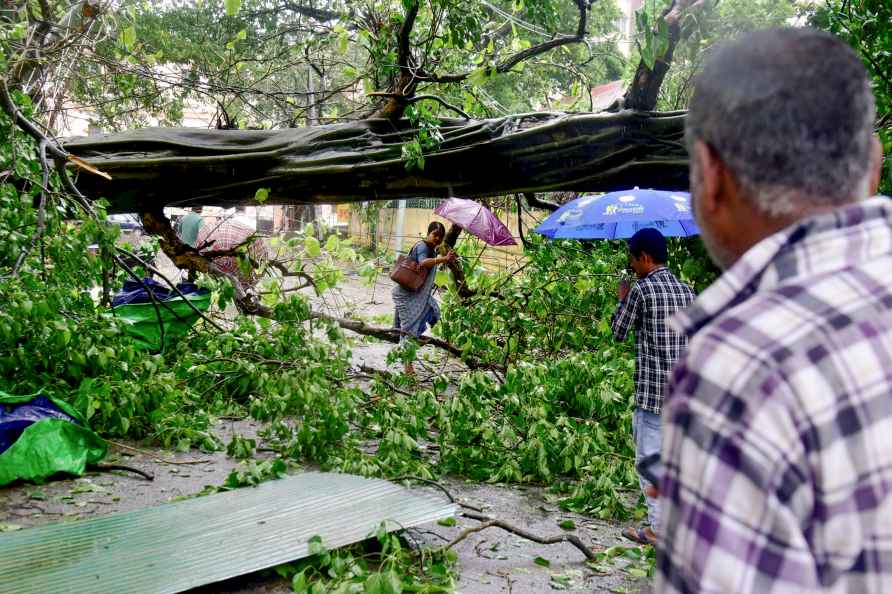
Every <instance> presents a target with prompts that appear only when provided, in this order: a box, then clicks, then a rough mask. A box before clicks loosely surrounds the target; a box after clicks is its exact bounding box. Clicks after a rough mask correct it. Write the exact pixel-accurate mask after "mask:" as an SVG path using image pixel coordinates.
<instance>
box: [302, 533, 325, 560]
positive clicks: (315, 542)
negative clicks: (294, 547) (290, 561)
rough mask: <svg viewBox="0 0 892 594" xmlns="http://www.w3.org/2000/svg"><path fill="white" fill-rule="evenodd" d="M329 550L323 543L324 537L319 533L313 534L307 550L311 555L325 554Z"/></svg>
mask: <svg viewBox="0 0 892 594" xmlns="http://www.w3.org/2000/svg"><path fill="white" fill-rule="evenodd" d="M327 551H328V549H326V548H325V545H323V544H322V537H321V536H319V535H318V534H316V535H314V536H311V537H310V540H308V541H307V552H308V553H310V554H311V555H323V554H325V553H326V552H327Z"/></svg>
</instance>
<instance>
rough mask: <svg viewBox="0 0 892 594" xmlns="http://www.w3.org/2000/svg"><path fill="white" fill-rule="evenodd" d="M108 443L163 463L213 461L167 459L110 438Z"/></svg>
mask: <svg viewBox="0 0 892 594" xmlns="http://www.w3.org/2000/svg"><path fill="white" fill-rule="evenodd" d="M106 441H107V442H108V443H110V444H112V445H113V446H115V447H116V448H121V449H124V450H130V451H133V452H136V453H138V454H142V455H143V456H149V457H151V458H152V459H153V460H154V461H155V462H160V463H161V464H172V465H186V464H207V463H209V462H211V460H165V459H164V458H159V457H158V455H157V454H155V453H154V452H150V451H148V450H141V449H139V448H135V447H133V446H129V445H126V444H123V443H118V442H117V441H112V440H110V439H107V440H106Z"/></svg>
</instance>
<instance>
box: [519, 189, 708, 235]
mask: <svg viewBox="0 0 892 594" xmlns="http://www.w3.org/2000/svg"><path fill="white" fill-rule="evenodd" d="M646 227H652V228H654V229H657V230H659V231H660V232H661V233H662V234H663V235H665V236H666V237H689V236H691V235H699V233H700V229H698V228H697V224H696V223H695V222H694V217H693V214H692V213H691V195H690V194H688V193H687V192H666V191H662V190H639V189H638V188H635V189H634V190H627V191H620V192H610V193H609V194H604V195H603V196H593V195H588V196H580V197H579V198H577V199H576V200H571V201H570V202H568V203H566V204H564V205H563V206H561V207H560V208H559V209H558V210H556V211H554V212H553V213H551V215H550V216H549V217H548V218H547V219H545V221H543V222H542V224H541V225H539V226H538V227H536V229H535V232H536V233H539V234H541V235H544V236H546V237H548V238H550V239H618V238H624V237H631V236H632V235H634V234H635V232H637V231H638V230H640V229H644V228H646Z"/></svg>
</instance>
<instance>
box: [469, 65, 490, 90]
mask: <svg viewBox="0 0 892 594" xmlns="http://www.w3.org/2000/svg"><path fill="white" fill-rule="evenodd" d="M488 80H489V66H481V67H480V68H477V69H475V70H473V71H471V73H470V74H469V75H468V82H469V83H471V84H472V85H474V86H475V87H479V86H480V85H483V84H486V81H488Z"/></svg>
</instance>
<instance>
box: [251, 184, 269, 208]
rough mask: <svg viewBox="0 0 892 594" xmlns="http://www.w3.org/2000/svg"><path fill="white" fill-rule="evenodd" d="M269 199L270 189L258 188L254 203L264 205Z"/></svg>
mask: <svg viewBox="0 0 892 594" xmlns="http://www.w3.org/2000/svg"><path fill="white" fill-rule="evenodd" d="M268 199H269V188H257V191H256V192H254V201H255V202H257V203H258V204H263V203H264V202H266V201H267V200H268Z"/></svg>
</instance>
